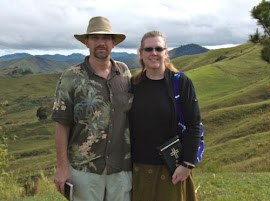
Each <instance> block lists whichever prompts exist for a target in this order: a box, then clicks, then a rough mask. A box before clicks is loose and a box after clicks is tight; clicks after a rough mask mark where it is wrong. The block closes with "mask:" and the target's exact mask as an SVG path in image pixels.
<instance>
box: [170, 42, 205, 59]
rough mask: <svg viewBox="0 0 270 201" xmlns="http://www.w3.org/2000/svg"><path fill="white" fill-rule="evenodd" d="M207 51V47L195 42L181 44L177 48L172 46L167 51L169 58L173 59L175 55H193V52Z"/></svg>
mask: <svg viewBox="0 0 270 201" xmlns="http://www.w3.org/2000/svg"><path fill="white" fill-rule="evenodd" d="M207 51H209V49H207V48H204V47H202V46H200V45H196V44H188V45H183V46H180V47H178V48H174V49H172V50H170V51H169V56H170V59H174V58H176V57H181V56H184V55H194V54H201V53H204V52H207Z"/></svg>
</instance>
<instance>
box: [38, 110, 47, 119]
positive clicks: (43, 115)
mask: <svg viewBox="0 0 270 201" xmlns="http://www.w3.org/2000/svg"><path fill="white" fill-rule="evenodd" d="M36 115H37V117H38V118H39V120H45V119H47V117H48V108H46V107H39V108H38V109H37V114H36Z"/></svg>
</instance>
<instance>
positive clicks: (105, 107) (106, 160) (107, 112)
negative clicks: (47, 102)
mask: <svg viewBox="0 0 270 201" xmlns="http://www.w3.org/2000/svg"><path fill="white" fill-rule="evenodd" d="M111 64H112V66H111V72H110V73H109V75H108V77H107V78H106V79H105V78H103V77H100V76H98V75H96V74H95V72H94V71H93V70H92V68H91V66H90V64H89V56H87V57H86V58H85V60H84V62H82V63H80V64H78V65H75V66H73V67H71V68H69V69H67V70H66V71H65V72H64V73H63V74H62V76H61V77H60V80H59V82H58V84H57V87H56V92H55V101H54V106H53V113H52V119H53V120H54V121H56V122H58V123H60V124H63V125H66V126H69V127H70V128H71V129H70V133H69V140H68V159H69V163H70V165H71V166H72V167H73V168H75V169H77V170H80V171H84V172H92V173H97V174H102V172H103V170H104V169H105V167H106V170H107V174H112V173H116V172H120V171H123V170H125V171H128V170H131V160H130V134H129V127H128V118H127V115H128V111H129V109H130V107H131V105H132V100H133V95H132V94H130V93H129V92H128V90H129V88H130V78H131V74H130V72H129V70H128V68H127V66H126V65H125V64H124V63H122V62H117V61H114V60H112V59H111Z"/></svg>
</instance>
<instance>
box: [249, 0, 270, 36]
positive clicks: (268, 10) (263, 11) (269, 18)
mask: <svg viewBox="0 0 270 201" xmlns="http://www.w3.org/2000/svg"><path fill="white" fill-rule="evenodd" d="M251 16H252V17H253V18H254V19H256V20H257V24H258V25H261V26H262V27H263V29H264V33H265V34H266V35H267V36H268V37H269V36H270V2H269V1H265V0H262V1H261V3H259V5H257V6H254V7H253V9H252V10H251Z"/></svg>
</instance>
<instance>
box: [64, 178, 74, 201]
mask: <svg viewBox="0 0 270 201" xmlns="http://www.w3.org/2000/svg"><path fill="white" fill-rule="evenodd" d="M64 196H65V197H66V198H67V199H68V200H70V201H73V184H71V183H69V182H66V183H65V195H64Z"/></svg>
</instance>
